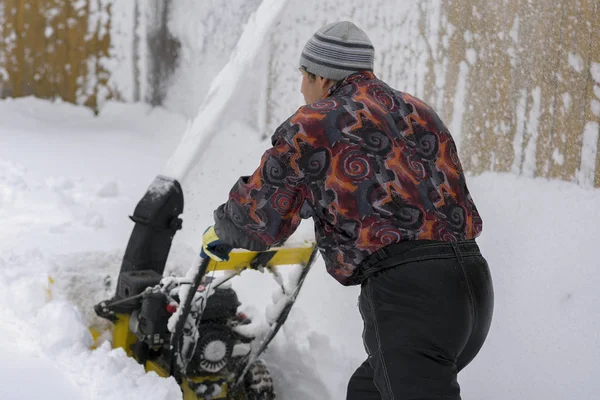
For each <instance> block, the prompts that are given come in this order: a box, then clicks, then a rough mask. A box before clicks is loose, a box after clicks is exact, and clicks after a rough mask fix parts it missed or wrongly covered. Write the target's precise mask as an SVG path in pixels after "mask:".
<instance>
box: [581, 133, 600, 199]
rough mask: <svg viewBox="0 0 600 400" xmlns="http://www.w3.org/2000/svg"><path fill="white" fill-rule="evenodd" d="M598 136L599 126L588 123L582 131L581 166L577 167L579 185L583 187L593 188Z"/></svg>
mask: <svg viewBox="0 0 600 400" xmlns="http://www.w3.org/2000/svg"><path fill="white" fill-rule="evenodd" d="M598 135H600V124H598V123H597V122H588V123H587V124H586V125H585V128H584V129H583V140H582V143H581V165H580V167H579V183H580V184H581V185H583V186H585V187H593V186H594V178H595V176H594V175H595V171H596V158H597V157H598Z"/></svg>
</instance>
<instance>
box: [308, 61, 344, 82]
mask: <svg viewBox="0 0 600 400" xmlns="http://www.w3.org/2000/svg"><path fill="white" fill-rule="evenodd" d="M300 69H301V70H302V71H304V72H306V75H308V79H310V80H311V82H312V81H314V80H315V79H317V75H315V74H313V73H312V72H308V70H307V69H306V67H305V66H304V65H303V66H301V67H300ZM325 79H329V78H325ZM329 80H330V81H331V85H332V86H333V85H335V84H337V83H338V82H339V81H336V80H335V79H329Z"/></svg>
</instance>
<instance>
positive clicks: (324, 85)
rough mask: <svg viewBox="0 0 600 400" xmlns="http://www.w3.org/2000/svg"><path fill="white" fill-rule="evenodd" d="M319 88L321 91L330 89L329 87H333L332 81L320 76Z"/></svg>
mask: <svg viewBox="0 0 600 400" xmlns="http://www.w3.org/2000/svg"><path fill="white" fill-rule="evenodd" d="M319 86H321V89H326V88H329V86H331V80H330V79H327V78H323V77H322V76H319Z"/></svg>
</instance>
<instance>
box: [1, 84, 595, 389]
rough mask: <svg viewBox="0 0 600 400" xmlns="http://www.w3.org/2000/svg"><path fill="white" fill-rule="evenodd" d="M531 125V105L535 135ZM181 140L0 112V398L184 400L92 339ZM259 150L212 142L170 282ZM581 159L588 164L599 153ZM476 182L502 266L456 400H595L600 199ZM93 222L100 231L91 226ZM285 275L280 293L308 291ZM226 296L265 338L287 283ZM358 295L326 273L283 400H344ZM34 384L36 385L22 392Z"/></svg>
mask: <svg viewBox="0 0 600 400" xmlns="http://www.w3.org/2000/svg"><path fill="white" fill-rule="evenodd" d="M535 100H536V91H535V90H534V92H533V101H534V103H535ZM538 101H539V99H538ZM535 122H536V118H535V104H533V105H530V110H529V113H528V124H527V133H528V134H531V133H532V131H534V128H535V127H532V124H534V123H535ZM185 127H186V121H185V120H184V119H183V118H182V117H180V116H176V115H172V114H169V113H166V112H165V111H162V110H160V109H154V110H150V109H149V108H147V107H146V106H143V105H139V104H138V105H124V104H116V103H111V102H108V103H107V105H106V108H105V110H104V111H103V113H102V114H100V116H99V117H97V118H95V117H93V115H92V114H91V112H89V110H86V109H84V108H80V107H75V106H72V105H68V104H64V103H50V102H45V101H41V100H36V99H32V98H25V99H19V100H3V101H1V102H0V137H1V138H2V143H3V146H2V147H0V194H1V197H0V199H1V200H0V201H1V203H0V213H1V214H0V219H2V221H3V223H2V227H1V228H0V236H1V240H0V286H1V287H2V288H3V290H2V291H1V292H0V307H2V310H3V312H2V317H1V323H0V343H1V344H0V348H1V350H2V351H0V373H1V374H2V376H4V377H9V379H2V380H0V394H1V395H0V397H1V398H3V399H4V398H8V399H17V398H34V397H35V396H39V395H41V394H43V396H44V398H47V399H50V400H53V399H57V400H58V399H60V400H63V399H65V398H74V399H100V398H102V399H115V400H117V399H130V398H145V399H150V400H153V399H161V400H163V399H169V400H170V399H180V398H181V397H180V395H179V392H178V388H177V385H176V384H175V382H174V381H173V380H171V379H164V378H160V377H158V376H156V375H155V374H153V373H145V372H144V371H143V369H142V368H141V367H140V366H139V365H138V364H137V363H136V362H135V361H134V360H132V359H130V358H127V357H126V356H125V354H124V353H123V352H122V351H121V350H112V349H110V348H108V346H107V345H106V344H105V345H102V346H100V347H99V348H98V349H96V350H90V349H88V345H89V344H90V340H91V338H90V337H89V335H88V334H87V330H86V329H85V327H86V326H87V324H88V323H90V321H92V320H93V312H92V311H91V307H92V306H93V304H95V303H96V302H98V301H100V300H104V299H106V298H108V297H109V296H110V295H111V294H112V293H113V291H114V283H115V282H116V276H117V273H118V269H119V266H120V257H121V256H122V252H123V250H124V247H125V246H126V243H127V239H128V237H129V234H130V232H131V228H132V223H131V221H129V220H128V218H127V216H128V215H130V214H131V212H132V211H133V209H134V207H135V205H136V203H137V201H138V200H139V199H140V198H141V196H142V195H143V194H144V193H145V191H146V189H147V187H148V185H149V184H150V183H151V182H152V180H153V178H154V177H155V176H156V175H157V174H158V173H159V172H160V170H161V168H162V167H163V166H164V164H165V162H166V161H167V160H168V158H169V156H170V154H171V153H172V151H173V150H174V149H175V148H176V146H177V143H178V140H179V139H180V137H181V132H184V131H185ZM240 127H245V128H246V129H250V128H249V127H247V126H245V125H243V124H240V123H238V122H235V121H232V122H231V125H230V127H224V129H226V130H229V131H231V132H235V131H237V129H238V128H240ZM586 132H589V135H588V136H586V138H587V139H584V142H585V143H586V147H585V148H587V149H589V151H592V150H593V149H595V146H594V140H597V132H598V127H597V125H594V124H591V125H589V126H588V128H587V129H586ZM257 137H258V136H257V135H255V134H245V135H238V136H237V137H235V139H234V140H235V143H236V146H231V145H230V143H231V140H232V139H229V138H227V137H225V135H220V136H218V137H216V138H215V140H214V142H213V143H212V144H211V147H210V148H211V149H212V150H214V151H207V152H206V153H205V158H204V159H203V160H202V161H201V163H200V165H201V167H200V168H201V169H203V170H204V172H205V173H204V174H203V175H202V174H201V173H200V171H196V173H197V175H195V176H193V177H192V178H193V179H188V180H187V181H184V182H183V186H184V190H185V187H186V184H187V185H188V186H189V185H191V184H192V183H194V184H199V183H203V184H204V185H210V187H211V190H210V191H206V190H205V191H202V196H203V199H202V201H199V203H200V205H198V204H193V203H194V202H195V200H190V199H198V198H199V194H198V193H196V192H194V191H193V190H191V189H188V192H192V196H190V197H188V198H186V212H185V214H184V221H185V222H184V230H183V231H181V232H180V233H178V234H177V235H176V239H175V243H174V246H173V253H172V255H171V257H170V258H169V262H168V269H169V270H170V271H179V273H180V274H181V275H180V276H183V275H184V274H185V272H186V271H187V270H188V269H189V267H190V266H191V265H192V263H193V262H194V261H195V259H194V257H195V256H196V255H197V251H198V250H199V243H200V242H199V236H198V234H199V233H198V232H202V231H203V229H204V228H205V226H206V225H207V224H209V223H210V220H211V218H212V210H213V209H214V206H215V205H216V204H218V203H219V202H221V201H222V200H223V199H224V196H225V195H226V193H227V191H228V189H229V188H230V186H231V185H232V184H233V182H234V180H235V178H234V177H235V176H239V175H241V174H244V173H247V172H248V170H249V168H251V167H252V166H253V165H256V163H257V162H258V157H259V156H260V154H261V153H262V151H263V150H264V147H265V146H267V144H266V143H265V142H262V143H259V144H257V143H256V141H257ZM225 146H227V147H225ZM225 148H226V149H227V158H226V160H227V161H226V162H223V161H224V157H223V153H222V152H221V151H220V150H222V149H225ZM585 159H588V160H593V159H595V158H594V155H593V154H591V153H590V154H589V157H586V158H585ZM228 160H240V161H243V162H241V163H238V162H229V161H228ZM211 168H213V169H214V170H215V171H221V173H220V174H216V175H215V174H212V173H210V171H211ZM587 179H589V177H588V178H587ZM468 182H469V186H470V189H471V192H472V194H473V197H474V199H475V201H476V203H477V206H478V208H479V209H480V212H481V213H482V215H483V219H484V232H483V235H482V237H481V239H480V240H479V243H480V246H481V248H482V250H483V252H484V254H485V255H486V257H487V258H488V261H489V264H490V266H491V270H492V275H493V279H494V283H495V294H496V309H495V315H494V321H493V325H492V329H491V332H490V335H489V338H488V341H487V343H486V345H485V347H484V348H483V350H482V351H481V353H480V355H479V356H478V357H477V359H476V360H475V361H474V362H473V363H472V365H471V366H469V367H468V368H467V369H466V370H465V371H464V372H463V373H461V376H460V377H459V381H460V383H461V385H462V387H463V399H465V400H469V399H481V398H485V399H491V400H500V399H505V398H514V399H537V398H544V399H549V400H554V399H556V400H558V399H565V398H576V399H584V400H585V399H590V400H591V399H594V398H596V394H597V392H598V390H599V389H600V384H599V383H598V381H597V379H596V377H597V375H598V372H599V371H598V359H599V357H600V338H599V336H598V334H597V332H598V329H599V328H600V326H599V325H598V321H600V309H599V308H598V306H597V305H598V304H600V303H599V302H600V292H599V291H598V290H597V288H598V287H599V286H600V273H598V271H597V268H596V267H597V262H596V258H597V257H596V254H595V248H596V242H597V238H598V237H600V216H599V215H598V213H597V212H596V209H597V204H599V203H600V190H598V189H590V188H586V187H581V186H578V185H576V184H573V183H567V182H558V181H549V180H545V179H532V178H528V177H516V176H514V175H511V174H500V173H485V174H483V175H481V176H469V177H468ZM114 184H117V185H118V188H119V189H118V190H112V189H111V186H113V185H114ZM107 187H108V189H106V188H107ZM103 189H104V191H103ZM102 192H108V193H109V194H111V196H108V197H106V196H99V193H102ZM507 193H510V195H509V196H507ZM188 206H189V207H188ZM201 207H205V209H202V208H201ZM89 216H92V217H96V218H97V219H98V220H101V221H103V224H101V225H98V224H93V223H92V224H90V223H87V222H86V221H88V217H89ZM92 219H93V218H92ZM310 228H311V224H310V223H309V221H305V222H303V224H302V225H301V227H300V229H299V230H298V233H297V235H295V236H294V237H293V240H294V241H296V242H302V241H303V240H306V239H309V238H310V237H311V234H312V231H311V229H310ZM189 231H195V233H190V232H189ZM281 270H282V273H284V275H285V278H286V279H287V280H289V279H293V278H294V276H297V273H298V269H297V268H293V267H292V268H288V267H282V268H281ZM48 275H51V276H52V277H53V278H54V283H53V284H49V282H48ZM231 282H232V284H233V287H234V288H235V289H236V291H237V292H238V295H239V297H240V301H241V302H242V304H243V305H242V307H241V311H244V312H246V313H247V314H248V315H250V316H251V317H252V318H253V320H254V322H253V325H251V326H249V327H248V328H246V329H248V330H250V331H252V332H254V333H256V332H261V331H263V330H264V329H265V324H266V323H267V321H268V315H267V312H266V310H267V308H268V306H269V305H271V304H274V303H276V302H278V301H281V299H284V298H285V297H284V296H281V295H280V294H279V295H274V294H275V293H277V290H278V288H279V285H278V283H277V282H276V281H275V280H274V279H272V278H271V277H269V276H268V274H267V273H260V272H256V271H246V272H244V273H242V275H241V276H240V277H235V278H234V279H233V280H232V281H231ZM49 289H50V290H49ZM358 292H359V289H358V288H356V287H350V288H346V287H343V286H341V285H339V284H338V283H337V282H336V281H335V280H334V279H333V278H331V277H330V276H328V275H327V273H326V271H325V268H324V265H323V263H322V261H321V260H320V259H319V260H318V261H317V263H316V264H315V266H314V268H313V270H312V271H311V273H310V274H309V275H308V277H307V278H306V281H305V284H304V287H303V289H302V290H301V291H300V293H299V296H298V300H297V303H296V305H295V307H294V309H292V312H291V313H290V316H289V318H288V321H287V323H286V324H285V325H284V326H283V328H282V330H281V331H280V332H279V334H278V336H277V337H276V338H275V340H274V341H273V343H272V345H271V346H270V348H269V350H268V351H267V353H266V361H267V363H268V365H269V366H270V368H271V370H272V374H273V377H274V381H275V384H276V389H277V391H278V393H279V394H280V398H283V399H286V400H287V399H289V400H294V399H307V400H312V399H315V400H316V399H332V400H336V399H343V398H344V393H345V387H346V384H347V380H348V378H349V377H350V375H351V374H352V372H353V371H354V369H355V368H356V367H357V366H358V365H359V364H360V363H361V362H362V361H363V359H364V358H365V353H364V350H363V347H362V343H361V331H362V322H361V320H360V315H359V313H358V309H357V296H358ZM279 293H280V292H279ZM240 351H241V350H240ZM532 371H535V373H532ZM31 377H35V380H36V385H27V384H26V383H27V382H30V380H31V379H32V378H31ZM298 382H302V384H301V385H299V384H298ZM42 390H43V393H42ZM23 396H25V397H23Z"/></svg>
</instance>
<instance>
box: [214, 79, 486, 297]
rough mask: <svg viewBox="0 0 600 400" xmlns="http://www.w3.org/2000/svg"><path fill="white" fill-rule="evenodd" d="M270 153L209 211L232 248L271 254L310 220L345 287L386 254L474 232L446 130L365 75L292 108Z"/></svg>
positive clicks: (423, 108)
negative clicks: (392, 247)
mask: <svg viewBox="0 0 600 400" xmlns="http://www.w3.org/2000/svg"><path fill="white" fill-rule="evenodd" d="M272 146H273V147H271V148H270V149H268V150H267V151H266V152H265V153H264V155H263V157H262V159H261V164H260V166H259V167H258V169H257V170H256V171H255V172H254V173H253V174H252V175H251V176H247V177H241V178H240V179H239V180H238V181H237V183H236V184H235V185H234V186H233V188H232V189H231V191H230V194H229V199H228V201H227V202H226V203H225V204H223V205H221V206H220V207H219V208H218V209H217V210H216V211H215V214H214V216H215V230H216V232H217V235H218V236H219V237H220V238H221V239H222V240H223V241H224V242H226V243H228V244H231V245H232V246H233V247H236V248H245V249H249V250H265V249H267V248H269V247H272V246H277V245H281V244H282V243H283V242H284V241H285V240H286V239H287V238H288V237H289V236H290V235H292V234H293V232H294V231H295V229H296V228H297V227H298V225H299V223H300V221H301V220H302V219H304V218H310V217H312V218H313V220H314V226H315V234H316V240H317V245H318V247H319V250H320V252H321V255H322V256H323V258H324V260H325V264H326V267H327V271H328V272H329V273H330V274H331V275H332V276H333V277H334V278H335V279H337V280H338V281H339V282H340V283H342V284H343V285H355V284H359V283H360V282H361V280H362V275H361V271H360V269H361V268H360V265H361V261H363V260H364V259H365V258H366V257H368V256H369V255H371V254H373V253H374V252H376V251H377V250H378V249H380V248H382V247H384V246H386V245H389V244H393V243H399V242H401V241H407V240H421V239H425V240H440V241H458V240H465V239H473V238H475V237H477V236H479V234H480V232H481V230H482V221H481V218H480V216H479V213H478V212H477V209H476V207H475V204H474V203H473V200H472V198H471V195H470V194H469V190H468V189H467V184H466V182H465V176H464V174H463V170H462V167H461V164H460V161H459V158H458V153H457V149H456V146H455V143H454V141H453V139H452V136H451V135H450V132H449V131H448V129H447V128H446V127H445V126H444V124H443V123H442V121H441V120H440V118H439V117H438V116H437V115H436V113H435V112H434V111H433V110H432V109H431V108H430V107H429V106H428V105H426V104H425V103H424V102H423V101H421V100H419V99H417V98H415V97H413V96H411V95H409V94H407V93H403V92H399V91H396V90H394V89H392V88H390V87H389V86H388V85H387V84H385V83H384V82H382V81H381V80H379V79H377V78H376V77H375V75H374V74H373V73H371V72H361V73H356V74H353V75H350V76H349V77H347V78H346V79H345V80H343V81H341V82H339V83H338V84H336V85H334V86H333V87H332V88H331V89H330V90H329V92H328V95H327V96H326V97H325V98H324V99H322V100H319V101H317V102H315V103H313V104H310V105H306V106H303V107H300V108H299V109H298V111H297V112H296V113H295V114H294V115H292V116H291V117H290V118H289V119H288V120H287V121H285V122H284V123H283V124H281V126H279V128H277V130H276V131H275V133H274V135H273V136H272Z"/></svg>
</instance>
